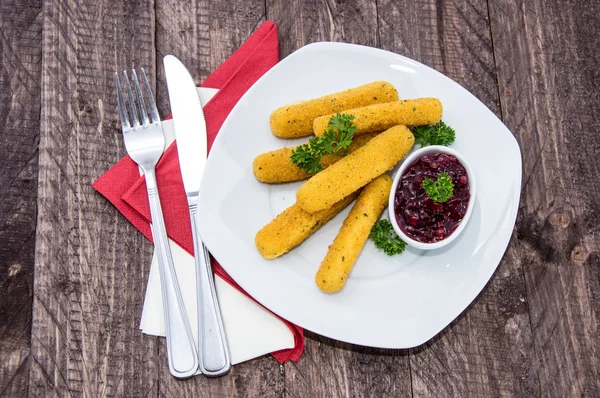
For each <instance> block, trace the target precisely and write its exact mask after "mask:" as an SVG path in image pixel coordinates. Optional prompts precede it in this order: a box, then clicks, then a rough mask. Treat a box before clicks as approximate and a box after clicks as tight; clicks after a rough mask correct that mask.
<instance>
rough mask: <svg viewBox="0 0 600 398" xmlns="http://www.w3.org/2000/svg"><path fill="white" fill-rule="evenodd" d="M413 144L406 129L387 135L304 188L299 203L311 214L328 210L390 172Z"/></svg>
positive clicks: (323, 173)
mask: <svg viewBox="0 0 600 398" xmlns="http://www.w3.org/2000/svg"><path fill="white" fill-rule="evenodd" d="M414 143H415V137H414V136H413V135H412V133H411V132H410V130H409V129H408V128H407V127H406V126H394V127H392V128H390V129H388V130H386V131H384V132H383V133H381V134H379V135H377V136H376V137H375V138H373V139H372V140H371V141H369V142H368V143H367V144H366V145H365V146H363V147H362V148H358V149H357V150H356V151H354V153H351V154H350V155H348V156H346V157H344V158H342V159H340V160H339V161H338V162H337V163H335V164H333V165H331V166H329V167H328V168H327V169H325V170H323V171H322V172H320V173H318V174H315V175H314V176H312V177H311V178H310V179H309V180H308V181H306V182H305V183H304V184H302V186H301V187H300V189H298V191H297V192H296V203H297V204H298V205H300V207H302V209H303V210H304V211H307V212H309V213H314V212H316V211H319V210H323V209H326V208H328V207H329V206H331V204H332V203H336V202H338V201H340V200H342V199H343V198H344V197H346V196H347V195H350V194H351V193H352V192H355V191H357V190H358V189H359V188H361V187H364V186H365V185H367V184H368V183H369V182H371V181H373V180H374V179H375V178H376V177H378V176H380V175H382V174H383V173H385V172H386V171H388V170H391V169H392V168H393V167H394V165H395V164H396V163H398V162H399V161H400V159H402V158H403V157H404V155H406V154H407V153H408V151H409V150H410V148H412V146H413V144H414Z"/></svg>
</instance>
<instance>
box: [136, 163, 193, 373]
mask: <svg viewBox="0 0 600 398" xmlns="http://www.w3.org/2000/svg"><path fill="white" fill-rule="evenodd" d="M145 176H146V186H147V187H148V199H149V201H150V214H151V216H152V236H153V238H154V246H155V249H156V251H157V253H158V265H159V267H158V268H159V270H160V284H161V288H162V297H163V308H164V314H165V329H166V337H167V355H168V359H169V371H170V372H171V374H172V375H173V376H175V377H177V378H187V377H191V376H193V375H194V373H196V371H197V370H198V356H197V354H196V347H195V344H194V338H193V336H192V330H191V328H190V323H189V321H188V317H187V314H186V312H185V306H184V304H183V298H182V296H181V291H180V289H179V283H178V282H177V275H176V274H175V266H174V264H173V256H172V255H171V249H170V248H169V241H168V238H167V232H166V228H165V221H164V218H163V212H162V207H161V205H160V198H159V196H158V188H157V185H156V175H155V172H154V170H147V171H146V172H145Z"/></svg>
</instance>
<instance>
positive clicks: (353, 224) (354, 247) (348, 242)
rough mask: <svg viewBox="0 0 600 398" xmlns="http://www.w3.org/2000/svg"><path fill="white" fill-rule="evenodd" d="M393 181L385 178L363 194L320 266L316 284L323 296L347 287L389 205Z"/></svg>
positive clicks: (384, 176)
mask: <svg viewBox="0 0 600 398" xmlns="http://www.w3.org/2000/svg"><path fill="white" fill-rule="evenodd" d="M391 188H392V179H391V178H390V177H389V176H388V175H387V174H382V175H380V176H379V177H377V178H376V179H374V180H373V181H371V182H370V183H368V184H367V185H366V186H365V188H364V189H363V190H362V192H361V193H360V195H358V199H356V203H355V204H354V206H353V207H352V210H350V213H349V214H348V217H346V219H345V220H344V224H343V225H342V228H341V229H340V232H339V233H338V234H337V236H336V237H335V239H334V241H333V244H332V245H331V246H329V250H328V251H327V254H326V255H325V259H324V260H323V262H322V263H321V266H320V267H319V270H318V271H317V275H316V276H315V283H316V284H317V286H318V287H319V289H321V290H322V291H324V292H327V293H333V292H337V291H338V290H340V289H341V288H342V287H344V284H345V283H346V279H347V278H348V274H349V273H350V271H351V270H352V266H353V265H354V263H355V262H356V259H357V258H358V255H359V254H360V252H361V251H362V249H363V247H364V245H365V243H366V242H367V239H368V238H369V234H370V233H371V228H373V225H374V224H375V222H376V221H377V220H378V219H379V216H381V212H383V209H384V208H385V206H386V205H387V204H388V199H389V197H390V189H391Z"/></svg>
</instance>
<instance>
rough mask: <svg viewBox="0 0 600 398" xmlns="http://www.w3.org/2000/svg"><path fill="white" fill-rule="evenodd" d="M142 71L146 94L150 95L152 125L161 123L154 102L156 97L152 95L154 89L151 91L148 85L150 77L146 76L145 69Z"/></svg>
mask: <svg viewBox="0 0 600 398" xmlns="http://www.w3.org/2000/svg"><path fill="white" fill-rule="evenodd" d="M141 69H142V79H143V80H144V82H143V84H144V87H145V88H146V92H147V93H148V98H147V99H148V104H149V106H150V116H152V123H159V122H160V117H159V116H158V109H157V108H156V102H154V96H153V95H152V89H150V84H149V83H148V77H147V76H146V71H145V70H144V68H141Z"/></svg>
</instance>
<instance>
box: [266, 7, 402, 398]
mask: <svg viewBox="0 0 600 398" xmlns="http://www.w3.org/2000/svg"><path fill="white" fill-rule="evenodd" d="M267 18H268V19H269V20H271V21H273V22H275V23H276V24H277V26H278V30H279V40H280V44H279V47H280V51H281V58H283V57H285V56H287V55H289V54H290V53H291V52H293V51H295V50H297V49H298V48H300V47H302V46H303V45H305V44H308V43H311V42H315V41H343V42H348V43H355V44H362V45H368V46H377V44H378V36H377V7H376V4H375V2H368V1H349V2H335V1H325V2H319V1H305V2H287V1H268V2H267ZM407 354H408V353H407V352H400V351H392V350H378V349H372V348H366V347H360V346H354V345H351V344H346V343H341V342H337V341H334V340H331V339H328V338H325V337H322V336H318V335H315V334H313V333H310V332H307V333H306V348H305V351H304V355H303V356H302V357H301V358H300V360H299V361H298V363H296V364H294V363H286V364H285V365H284V369H285V393H286V396H289V397H313V396H319V397H337V396H373V397H383V396H397V397H401V396H410V395H411V387H410V370H409V367H408V356H407Z"/></svg>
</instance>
